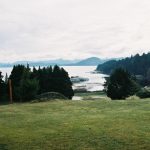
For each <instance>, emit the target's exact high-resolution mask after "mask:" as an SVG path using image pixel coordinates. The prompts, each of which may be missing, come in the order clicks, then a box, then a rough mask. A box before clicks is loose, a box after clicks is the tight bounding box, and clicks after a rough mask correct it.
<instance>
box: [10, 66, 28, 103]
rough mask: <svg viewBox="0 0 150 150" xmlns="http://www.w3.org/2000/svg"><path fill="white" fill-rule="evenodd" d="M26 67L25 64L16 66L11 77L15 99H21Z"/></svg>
mask: <svg viewBox="0 0 150 150" xmlns="http://www.w3.org/2000/svg"><path fill="white" fill-rule="evenodd" d="M25 68H26V67H25V66H24V65H16V66H14V67H13V69H12V72H11V75H10V77H9V78H10V79H11V80H12V90H13V99H14V100H15V101H20V82H21V79H22V76H23V73H24V70H25Z"/></svg>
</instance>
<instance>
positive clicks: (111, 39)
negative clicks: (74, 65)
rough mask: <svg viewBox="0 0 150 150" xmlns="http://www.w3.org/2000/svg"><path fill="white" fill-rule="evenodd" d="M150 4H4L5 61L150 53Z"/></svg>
mask: <svg viewBox="0 0 150 150" xmlns="http://www.w3.org/2000/svg"><path fill="white" fill-rule="evenodd" d="M149 6H150V1H149V0H144V1H141V0H13V1H12V0H1V1H0V61H1V62H2V61H5V62H11V61H18V60H45V59H56V58H64V59H79V58H86V57H90V56H98V57H102V58H104V57H107V58H110V57H124V56H130V55H131V54H136V53H140V54H141V53H143V52H148V51H150V20H149V16H150V9H149Z"/></svg>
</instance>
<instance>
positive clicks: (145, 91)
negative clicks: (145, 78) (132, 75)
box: [136, 87, 150, 98]
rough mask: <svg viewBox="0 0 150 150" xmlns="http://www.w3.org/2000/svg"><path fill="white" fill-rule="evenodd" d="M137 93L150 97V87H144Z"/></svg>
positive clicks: (140, 95) (143, 96) (139, 95)
mask: <svg viewBox="0 0 150 150" xmlns="http://www.w3.org/2000/svg"><path fill="white" fill-rule="evenodd" d="M136 95H137V96H138V97H140V98H150V87H145V88H142V89H141V90H140V91H139V92H138V93H137V94H136Z"/></svg>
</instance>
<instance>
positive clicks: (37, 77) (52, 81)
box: [9, 65, 74, 102]
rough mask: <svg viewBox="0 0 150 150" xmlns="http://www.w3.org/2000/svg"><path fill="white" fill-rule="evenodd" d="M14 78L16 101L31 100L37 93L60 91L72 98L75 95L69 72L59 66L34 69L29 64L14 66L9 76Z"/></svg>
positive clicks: (14, 96)
mask: <svg viewBox="0 0 150 150" xmlns="http://www.w3.org/2000/svg"><path fill="white" fill-rule="evenodd" d="M9 78H10V79H11V80H12V89H13V99H14V101H16V102H19V101H30V100H32V99H34V98H35V96H36V95H39V94H42V93H46V92H58V93H61V94H63V95H64V96H66V97H67V98H69V99H71V98H72V96H73V95H74V92H73V89H72V83H71V81H70V78H69V75H68V73H67V72H66V71H65V70H64V69H63V68H60V67H59V66H57V65H56V66H54V67H51V66H50V67H47V68H45V67H43V68H40V67H39V68H38V69H36V68H35V67H33V70H31V69H30V67H29V65H27V67H26V66H23V65H17V66H14V67H13V70H12V72H11V75H10V77H9Z"/></svg>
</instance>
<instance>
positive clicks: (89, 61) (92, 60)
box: [72, 57, 107, 66]
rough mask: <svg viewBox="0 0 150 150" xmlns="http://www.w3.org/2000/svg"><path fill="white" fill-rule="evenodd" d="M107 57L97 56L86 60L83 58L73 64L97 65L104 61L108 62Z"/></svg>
mask: <svg viewBox="0 0 150 150" xmlns="http://www.w3.org/2000/svg"><path fill="white" fill-rule="evenodd" d="M106 61H107V59H100V58H97V57H90V58H87V59H84V60H81V61H79V62H77V63H75V64H72V65H74V66H97V65H99V64H102V63H104V62H106Z"/></svg>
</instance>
